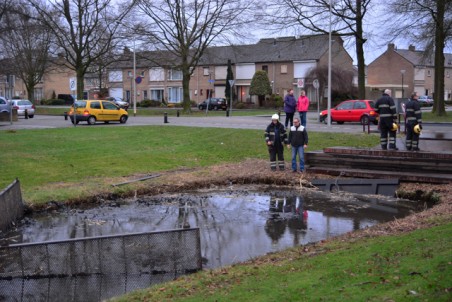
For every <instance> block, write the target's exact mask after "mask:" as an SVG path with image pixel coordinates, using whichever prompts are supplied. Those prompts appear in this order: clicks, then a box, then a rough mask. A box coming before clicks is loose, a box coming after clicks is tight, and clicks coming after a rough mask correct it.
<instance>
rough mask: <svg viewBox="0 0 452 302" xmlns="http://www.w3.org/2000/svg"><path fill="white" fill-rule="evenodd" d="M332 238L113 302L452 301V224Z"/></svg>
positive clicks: (158, 286) (171, 283)
mask: <svg viewBox="0 0 452 302" xmlns="http://www.w3.org/2000/svg"><path fill="white" fill-rule="evenodd" d="M443 223H444V224H443V225H441V226H438V227H434V228H432V229H424V230H417V231H414V232H411V233H405V234H402V235H397V236H388V237H377V238H371V239H362V240H359V241H356V242H347V241H342V240H333V241H331V242H327V243H323V244H321V251H320V252H318V253H317V254H314V256H312V255H308V254H307V253H305V251H306V249H307V250H309V246H308V247H299V248H294V249H290V250H286V251H283V252H279V253H276V254H273V255H270V256H264V257H263V258H258V259H256V260H255V261H254V263H251V264H246V265H235V266H232V267H226V268H222V269H218V270H215V271H206V272H200V273H197V274H195V275H191V276H186V277H183V278H181V279H180V280H177V281H174V282H170V283H165V284H163V285H162V284H160V285H156V286H154V287H151V288H148V289H144V290H140V291H137V292H134V293H130V294H127V295H125V296H123V297H119V298H115V299H113V300H114V301H127V302H134V301H173V302H176V301H187V302H188V301H215V302H221V301H224V302H227V301H347V302H348V301H435V302H436V301H450V300H451V298H452V295H451V293H450V291H451V286H452V281H451V280H452V268H451V262H450V261H451V254H450V251H451V241H450V238H452V224H451V223H450V222H449V223H446V222H443Z"/></svg>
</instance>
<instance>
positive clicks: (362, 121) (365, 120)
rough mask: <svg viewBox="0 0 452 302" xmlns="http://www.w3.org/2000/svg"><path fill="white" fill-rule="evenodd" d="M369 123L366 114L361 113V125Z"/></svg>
mask: <svg viewBox="0 0 452 302" xmlns="http://www.w3.org/2000/svg"><path fill="white" fill-rule="evenodd" d="M368 124H370V120H369V117H368V116H367V115H363V116H362V117H361V125H368Z"/></svg>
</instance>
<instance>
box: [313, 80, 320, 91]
mask: <svg viewBox="0 0 452 302" xmlns="http://www.w3.org/2000/svg"><path fill="white" fill-rule="evenodd" d="M312 86H314V88H315V89H319V87H320V83H319V80H317V79H315V80H314V81H312Z"/></svg>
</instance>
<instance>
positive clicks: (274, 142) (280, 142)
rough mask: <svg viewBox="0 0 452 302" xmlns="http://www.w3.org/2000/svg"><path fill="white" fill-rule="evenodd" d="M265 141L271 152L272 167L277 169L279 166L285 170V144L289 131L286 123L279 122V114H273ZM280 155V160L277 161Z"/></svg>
mask: <svg viewBox="0 0 452 302" xmlns="http://www.w3.org/2000/svg"><path fill="white" fill-rule="evenodd" d="M265 143H266V144H267V147H268V153H269V154H270V168H271V170H272V171H276V167H277V166H279V169H280V170H281V171H283V170H284V144H285V145H287V144H288V142H287V133H286V129H285V128H284V125H283V124H281V123H280V122H279V115H277V114H273V115H272V122H271V123H270V124H269V125H268V126H267V129H266V130H265ZM276 157H278V162H277V161H276Z"/></svg>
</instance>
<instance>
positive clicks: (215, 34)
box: [138, 0, 253, 112]
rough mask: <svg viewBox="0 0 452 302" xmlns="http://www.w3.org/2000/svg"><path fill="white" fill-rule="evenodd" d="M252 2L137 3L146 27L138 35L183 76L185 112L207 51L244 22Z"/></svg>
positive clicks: (144, 0)
mask: <svg viewBox="0 0 452 302" xmlns="http://www.w3.org/2000/svg"><path fill="white" fill-rule="evenodd" d="M252 2H253V1H252V0H250V1H247V2H243V3H242V1H240V0H158V1H151V0H138V7H139V8H140V10H141V12H142V13H143V15H144V18H146V22H147V23H148V24H146V25H143V26H142V27H141V32H140V35H141V36H142V37H143V36H146V37H148V38H149V39H150V40H151V41H156V43H157V45H158V46H159V47H162V48H163V49H165V50H167V51H169V52H170V53H171V55H172V56H173V57H174V58H175V61H174V64H173V66H171V67H172V68H173V69H179V70H180V71H181V72H182V87H183V106H184V111H186V112H189V111H190V94H189V82H190V77H191V75H192V73H193V70H194V67H196V66H197V64H198V62H199V60H200V58H201V57H202V55H203V53H204V51H205V50H206V48H207V47H208V46H209V45H211V44H212V43H213V42H214V41H215V40H217V39H219V38H220V37H222V36H223V37H224V36H227V35H228V34H230V33H232V32H234V30H237V29H238V26H239V25H243V24H244V23H245V22H249V21H251V20H250V19H246V18H245V16H246V13H247V10H248V8H250V7H252Z"/></svg>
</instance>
